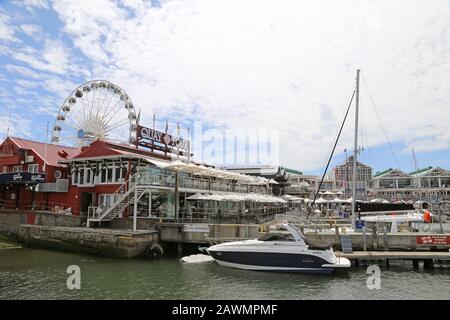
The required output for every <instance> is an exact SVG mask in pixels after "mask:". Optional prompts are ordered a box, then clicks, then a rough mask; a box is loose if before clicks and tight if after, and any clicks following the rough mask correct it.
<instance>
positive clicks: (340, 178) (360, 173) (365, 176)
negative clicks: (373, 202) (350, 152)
mask: <svg viewBox="0 0 450 320" xmlns="http://www.w3.org/2000/svg"><path fill="white" fill-rule="evenodd" d="M353 163H354V157H353V156H350V157H348V158H347V159H346V160H345V162H344V163H343V164H341V165H338V166H336V167H334V168H333V175H334V180H335V186H336V188H340V189H342V190H344V192H345V194H346V195H347V196H351V195H352V186H353ZM371 179H372V168H371V167H370V166H368V165H366V164H364V163H362V162H359V161H357V163H356V196H357V198H358V199H365V197H366V193H367V188H368V184H369V181H370V180H371Z"/></svg>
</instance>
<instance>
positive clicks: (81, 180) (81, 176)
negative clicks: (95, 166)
mask: <svg viewBox="0 0 450 320" xmlns="http://www.w3.org/2000/svg"><path fill="white" fill-rule="evenodd" d="M84 171H85V169H84V168H83V169H80V178H79V182H78V184H79V185H82V184H84Z"/></svg>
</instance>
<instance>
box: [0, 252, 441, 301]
mask: <svg viewBox="0 0 450 320" xmlns="http://www.w3.org/2000/svg"><path fill="white" fill-rule="evenodd" d="M7 251H9V252H7V253H5V252H0V299H196V300H198V299H242V300H246V299H271V300H274V299H275V300H276V299H411V298H415V299H449V298H450V296H449V291H448V288H449V287H450V277H449V274H450V270H448V269H447V270H439V269H436V270H434V271H423V270H422V269H419V270H417V271H415V270H413V269H412V267H411V266H410V265H407V264H400V265H393V266H391V267H390V268H381V289H380V290H369V289H368V288H367V285H366V280H367V277H368V275H367V274H366V269H365V268H363V267H361V268H353V269H351V270H349V272H339V273H337V274H333V275H311V274H294V273H292V274H289V273H270V272H254V271H245V270H238V269H233V268H227V267H222V266H219V265H218V264H217V263H214V262H207V263H198V264H183V263H180V262H179V261H178V259H176V258H162V259H155V260H120V259H111V258H101V257H92V256H82V255H74V254H67V253H59V252H50V251H43V250H31V249H23V250H17V251H15V252H13V251H11V250H7ZM72 264H75V265H79V266H80V268H81V277H82V278H81V279H82V281H81V286H82V289H81V290H68V289H67V287H66V280H67V277H68V276H69V275H68V274H67V273H66V268H67V266H69V265H72Z"/></svg>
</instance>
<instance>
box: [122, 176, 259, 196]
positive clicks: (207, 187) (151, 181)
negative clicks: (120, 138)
mask: <svg viewBox="0 0 450 320" xmlns="http://www.w3.org/2000/svg"><path fill="white" fill-rule="evenodd" d="M175 180H176V179H175V174H167V173H166V174H164V173H152V172H138V173H136V174H135V175H133V176H132V178H131V179H130V183H131V184H138V185H142V186H143V185H153V186H160V187H170V188H174V187H175ZM178 187H179V188H187V189H197V190H204V192H209V191H223V192H237V193H246V192H256V193H262V194H265V193H267V189H266V186H246V185H238V184H233V183H231V182H228V180H211V181H209V180H208V179H204V178H194V177H191V176H184V175H179V176H178Z"/></svg>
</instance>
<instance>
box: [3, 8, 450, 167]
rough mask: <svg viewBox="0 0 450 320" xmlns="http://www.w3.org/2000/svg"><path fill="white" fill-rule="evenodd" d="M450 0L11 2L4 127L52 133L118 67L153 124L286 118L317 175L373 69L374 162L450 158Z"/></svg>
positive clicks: (365, 133) (274, 123) (289, 148)
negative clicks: (75, 102) (68, 101)
mask: <svg viewBox="0 0 450 320" xmlns="http://www.w3.org/2000/svg"><path fill="white" fill-rule="evenodd" d="M449 3H450V2H449V1H448V0H430V1H423V0H395V1H384V0H383V1H377V0H364V1H361V0H340V1H317V0H310V1H299V0H292V1H290V0H284V1H273V0H269V1H266V0H254V1H251V0H244V1H242V0H228V1H223V0H183V1H181V0H159V1H158V0H153V1H141V0H124V1H108V0H95V1H90V0H85V1H82V0H76V1H71V0H67V1H66V0H61V1H45V0H31V1H30V0H29V1H16V2H15V1H0V135H1V137H4V136H5V135H6V128H7V127H8V123H9V124H10V125H9V127H10V134H12V135H17V136H21V137H29V138H33V139H37V140H41V141H44V140H45V136H46V134H45V128H46V124H47V121H50V123H52V122H53V120H54V117H55V115H56V112H57V110H58V109H59V107H60V105H61V104H62V102H63V101H64V99H65V98H66V96H67V95H68V94H69V93H70V92H71V91H72V90H73V89H75V88H76V87H77V86H78V85H80V84H82V83H83V82H85V81H88V80H91V79H108V80H110V81H111V82H113V83H116V84H118V85H120V86H121V87H122V88H123V89H125V91H127V93H128V94H129V95H130V96H131V98H132V100H133V101H134V104H135V105H136V106H137V107H138V108H140V109H141V112H142V122H143V123H148V124H149V125H150V124H151V121H152V120H151V119H152V116H153V114H154V113H156V116H157V120H158V121H159V122H160V125H161V129H163V128H164V125H163V123H165V120H166V119H167V120H168V121H170V122H171V123H176V122H177V121H178V122H181V123H182V124H184V125H185V126H187V125H189V124H191V123H192V122H193V121H194V120H201V121H203V124H204V126H205V127H206V128H217V129H220V130H225V129H236V128H254V129H259V128H264V129H267V130H277V131H278V132H279V137H280V146H279V150H280V162H281V164H283V165H286V166H290V167H293V168H296V169H300V170H303V171H305V172H312V173H318V172H320V171H321V170H322V169H323V167H324V165H325V163H326V159H327V157H328V154H329V152H330V149H331V146H332V143H333V140H334V137H335V135H336V133H337V130H338V126H339V124H340V122H341V119H342V117H343V114H344V112H345V108H346V105H347V103H348V100H349V98H350V96H351V93H352V90H353V88H354V84H355V83H354V78H355V70H356V69H357V68H361V69H362V76H363V79H364V81H365V82H364V81H362V82H361V102H360V105H361V118H360V121H361V130H360V141H361V146H362V147H364V151H363V152H362V153H361V159H362V161H365V162H366V163H368V164H369V165H372V166H373V167H374V168H375V170H383V169H385V168H388V167H397V166H400V169H402V170H404V171H411V170H412V169H413V164H412V163H413V162H412V155H411V149H412V148H414V149H415V151H416V155H417V160H418V163H419V166H421V167H423V166H425V165H437V166H442V167H446V168H450V5H449ZM366 84H367V86H368V89H369V91H370V94H371V96H372V98H373V102H374V103H372V100H371V99H370V94H369V91H368V90H367V87H366ZM374 105H375V108H376V110H377V111H378V115H379V118H380V119H381V124H380V121H379V120H378V117H377V115H376V113H375V108H374ZM350 116H351V118H350V120H349V123H348V124H347V125H346V127H345V129H344V133H343V136H342V140H341V142H340V143H339V146H338V148H337V156H336V158H335V160H334V163H337V162H340V161H342V160H343V159H345V153H344V152H343V150H344V149H345V148H347V149H348V150H349V151H348V152H351V149H352V145H353V114H351V115H350ZM383 128H384V130H385V132H386V134H387V136H388V138H389V140H390V142H391V146H392V150H393V151H394V154H395V157H394V155H393V154H392V152H391V150H390V149H391V148H390V147H389V146H388V144H387V140H386V137H385V134H384V133H383ZM395 158H397V160H395Z"/></svg>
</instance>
